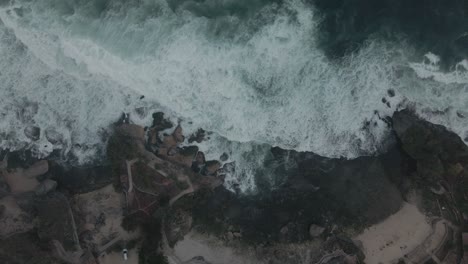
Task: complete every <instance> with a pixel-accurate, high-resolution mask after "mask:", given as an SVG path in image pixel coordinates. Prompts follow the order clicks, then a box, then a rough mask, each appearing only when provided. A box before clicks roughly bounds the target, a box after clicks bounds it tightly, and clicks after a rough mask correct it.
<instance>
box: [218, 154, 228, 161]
mask: <svg viewBox="0 0 468 264" xmlns="http://www.w3.org/2000/svg"><path fill="white" fill-rule="evenodd" d="M228 159H229V155H228V154H227V153H226V152H224V153H223V154H221V156H220V157H219V160H220V161H223V162H224V161H226V160H228Z"/></svg>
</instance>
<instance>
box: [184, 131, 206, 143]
mask: <svg viewBox="0 0 468 264" xmlns="http://www.w3.org/2000/svg"><path fill="white" fill-rule="evenodd" d="M205 136H206V132H205V130H203V129H201V128H200V129H198V130H197V132H195V134H193V135H191V136H190V137H189V140H188V142H189V143H193V142H197V143H201V142H202V141H203V140H204V139H205Z"/></svg>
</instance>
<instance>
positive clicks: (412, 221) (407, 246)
mask: <svg viewBox="0 0 468 264" xmlns="http://www.w3.org/2000/svg"><path fill="white" fill-rule="evenodd" d="M431 232H432V227H431V225H430V224H429V223H428V221H427V219H426V216H425V215H424V214H422V213H421V212H420V211H419V210H418V208H417V207H416V206H414V205H412V204H409V203H404V204H403V207H402V208H401V209H400V210H399V211H398V212H396V213H395V214H393V215H391V216H390V217H388V218H387V219H385V220H384V221H383V222H381V223H379V224H376V225H374V226H371V227H370V228H368V229H366V230H365V231H364V232H363V233H362V234H360V235H359V236H357V237H356V239H357V240H360V241H361V242H362V244H363V249H364V253H365V255H366V259H365V261H366V263H368V264H379V263H382V264H387V263H393V262H394V261H395V260H398V259H399V258H402V257H403V256H404V255H405V254H408V253H410V252H411V251H412V250H414V249H416V248H417V247H418V246H419V245H420V244H422V243H423V242H424V241H425V239H426V238H427V237H429V236H430V235H431Z"/></svg>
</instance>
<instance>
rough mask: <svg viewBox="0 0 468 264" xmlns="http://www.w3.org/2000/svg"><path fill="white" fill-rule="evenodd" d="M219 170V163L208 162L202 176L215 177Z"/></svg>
mask: <svg viewBox="0 0 468 264" xmlns="http://www.w3.org/2000/svg"><path fill="white" fill-rule="evenodd" d="M220 168H221V162H219V161H217V160H209V161H207V162H206V164H205V167H204V168H203V171H202V174H204V175H216V172H217V171H218V170H219V169H220Z"/></svg>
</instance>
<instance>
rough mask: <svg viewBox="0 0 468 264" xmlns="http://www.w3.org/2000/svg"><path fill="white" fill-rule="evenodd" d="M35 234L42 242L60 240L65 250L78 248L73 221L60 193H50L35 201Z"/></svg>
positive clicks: (68, 207) (66, 202)
mask: <svg viewBox="0 0 468 264" xmlns="http://www.w3.org/2000/svg"><path fill="white" fill-rule="evenodd" d="M36 210H37V219H38V226H37V234H38V237H39V239H40V241H42V242H46V243H49V242H52V241H54V240H56V241H58V242H60V244H61V245H62V246H63V248H64V249H65V250H67V251H75V250H77V249H79V242H78V236H77V234H76V227H75V222H74V219H73V215H72V212H71V209H70V205H69V203H68V200H67V198H66V197H65V196H64V195H63V194H61V193H57V192H56V193H51V194H49V195H47V196H45V197H42V198H41V199H38V201H37V203H36Z"/></svg>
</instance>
